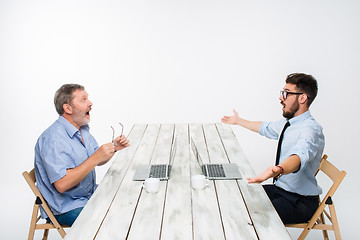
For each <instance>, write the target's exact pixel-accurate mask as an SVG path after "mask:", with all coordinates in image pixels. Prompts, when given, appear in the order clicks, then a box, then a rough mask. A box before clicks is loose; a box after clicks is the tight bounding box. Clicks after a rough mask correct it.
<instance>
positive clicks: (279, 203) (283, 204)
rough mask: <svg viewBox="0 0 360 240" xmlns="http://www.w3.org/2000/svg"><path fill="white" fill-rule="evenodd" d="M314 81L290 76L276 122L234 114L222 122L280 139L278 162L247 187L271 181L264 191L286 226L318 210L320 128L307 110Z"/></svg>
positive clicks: (308, 217) (315, 92) (310, 78)
mask: <svg viewBox="0 0 360 240" xmlns="http://www.w3.org/2000/svg"><path fill="white" fill-rule="evenodd" d="M317 91H318V87H317V81H316V80H315V79H314V78H313V77H312V76H311V75H306V74H302V73H295V74H290V75H289V76H288V77H287V79H286V84H285V87H284V89H283V90H282V91H281V92H280V93H281V94H280V103H281V105H282V106H283V108H282V111H283V116H284V118H285V119H282V120H279V121H275V122H257V121H247V120H245V119H242V118H240V117H239V115H238V113H237V112H236V111H235V110H234V115H233V116H224V118H222V122H224V123H229V124H237V125H240V126H242V127H245V128H247V129H250V130H252V131H254V132H258V133H260V134H261V135H263V136H266V137H268V138H271V139H279V142H278V151H277V159H276V162H275V165H274V166H270V167H269V168H267V169H266V170H265V171H264V172H262V173H261V174H260V175H258V176H257V177H255V178H248V182H249V183H261V182H263V181H265V180H267V179H269V178H274V181H275V184H271V185H264V189H265V191H266V193H267V195H268V196H269V198H270V200H271V202H272V203H273V205H274V207H275V209H276V211H277V212H278V214H279V216H280V218H281V220H282V221H283V222H284V223H285V224H287V223H301V222H306V221H308V220H309V219H310V218H311V217H312V215H313V214H314V213H315V211H316V209H317V207H318V206H319V201H318V195H320V194H321V192H322V191H321V188H320V187H319V186H318V185H317V181H316V179H315V177H314V175H315V172H316V171H317V170H318V168H319V166H320V160H321V157H322V154H323V151H324V145H325V140H324V135H323V133H322V127H321V126H320V125H319V123H317V122H316V121H315V119H314V118H313V117H312V116H311V114H310V111H309V107H310V104H311V103H312V101H313V100H314V99H315V97H316V95H317Z"/></svg>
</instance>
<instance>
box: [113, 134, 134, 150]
mask: <svg viewBox="0 0 360 240" xmlns="http://www.w3.org/2000/svg"><path fill="white" fill-rule="evenodd" d="M113 145H114V146H115V151H119V150H121V149H124V148H126V147H128V146H130V143H129V140H128V139H127V138H126V137H125V136H124V135H121V136H119V137H117V138H115V139H114V142H113Z"/></svg>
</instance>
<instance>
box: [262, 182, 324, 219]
mask: <svg viewBox="0 0 360 240" xmlns="http://www.w3.org/2000/svg"><path fill="white" fill-rule="evenodd" d="M263 187H264V189H265V192H266V194H267V195H268V197H269V198H270V200H271V202H272V204H273V205H274V207H275V209H276V211H277V213H278V214H279V216H280V218H281V220H282V221H283V223H284V224H288V223H305V222H308V221H309V220H310V218H311V217H312V216H313V215H314V213H315V211H316V209H317V208H318V207H319V197H318V196H303V195H300V194H297V193H292V192H288V191H285V190H284V189H282V188H279V187H277V186H275V185H273V184H270V185H264V186H263Z"/></svg>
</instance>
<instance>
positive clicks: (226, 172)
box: [191, 138, 242, 180]
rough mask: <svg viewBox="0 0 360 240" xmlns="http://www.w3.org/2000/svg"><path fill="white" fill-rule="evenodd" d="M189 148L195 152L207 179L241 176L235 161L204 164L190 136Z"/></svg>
mask: <svg viewBox="0 0 360 240" xmlns="http://www.w3.org/2000/svg"><path fill="white" fill-rule="evenodd" d="M191 148H192V151H193V152H194V154H195V157H196V160H197V162H198V164H199V165H200V168H201V170H202V172H203V174H204V175H205V177H206V178H207V179H210V180H233V179H241V178H242V177H241V174H240V172H239V169H238V165H237V164H235V163H222V164H204V163H203V161H202V159H201V156H200V154H199V152H198V150H197V148H196V145H195V143H194V140H193V139H192V138H191Z"/></svg>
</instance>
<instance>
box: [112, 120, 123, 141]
mask: <svg viewBox="0 0 360 240" xmlns="http://www.w3.org/2000/svg"><path fill="white" fill-rule="evenodd" d="M119 125H120V126H121V134H120V136H121V135H123V132H124V126H123V125H122V124H121V123H120V122H119ZM110 127H111V129H112V130H113V134H112V139H111V142H114V138H115V129H114V128H113V126H110Z"/></svg>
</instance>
